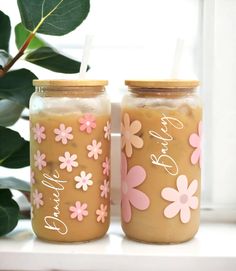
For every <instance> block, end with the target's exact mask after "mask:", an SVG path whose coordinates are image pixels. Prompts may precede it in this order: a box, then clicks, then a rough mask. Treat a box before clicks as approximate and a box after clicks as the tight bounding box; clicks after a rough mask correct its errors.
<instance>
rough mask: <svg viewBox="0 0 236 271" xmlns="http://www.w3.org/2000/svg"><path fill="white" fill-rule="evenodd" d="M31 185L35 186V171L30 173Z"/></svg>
mask: <svg viewBox="0 0 236 271" xmlns="http://www.w3.org/2000/svg"><path fill="white" fill-rule="evenodd" d="M30 183H31V184H35V178H34V172H33V170H31V173H30Z"/></svg>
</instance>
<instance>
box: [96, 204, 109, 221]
mask: <svg viewBox="0 0 236 271" xmlns="http://www.w3.org/2000/svg"><path fill="white" fill-rule="evenodd" d="M96 215H97V222H100V221H101V222H102V223H104V222H105V219H106V217H107V205H103V204H101V205H100V209H97V210H96Z"/></svg>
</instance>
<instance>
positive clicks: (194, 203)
mask: <svg viewBox="0 0 236 271" xmlns="http://www.w3.org/2000/svg"><path fill="white" fill-rule="evenodd" d="M177 189H178V190H175V189H174V188H172V187H166V188H164V189H163V190H162V191H161V195H162V197H163V198H164V199H165V200H168V201H172V203H171V204H169V205H168V206H167V207H166V208H165V210H164V215H165V216H166V217H167V218H173V217H175V216H176V215H177V214H178V213H179V212H180V220H181V221H182V223H188V222H189V221H190V218H191V212H190V208H191V209H197V208H198V198H197V197H196V196H193V195H194V194H195V193H196V191H197V189H198V181H197V180H193V181H192V182H191V183H190V185H189V186H188V179H187V177H186V176H185V175H180V176H179V177H178V178H177Z"/></svg>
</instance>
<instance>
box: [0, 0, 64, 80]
mask: <svg viewBox="0 0 236 271" xmlns="http://www.w3.org/2000/svg"><path fill="white" fill-rule="evenodd" d="M63 1H64V0H61V1H60V2H59V3H58V4H57V5H56V6H55V7H54V8H53V9H52V10H51V11H49V12H48V14H47V15H45V16H43V7H42V18H41V20H40V22H39V23H38V25H37V26H36V27H35V29H34V30H33V32H31V33H30V35H29V37H28V38H27V40H26V41H25V43H24V44H23V46H22V47H21V48H20V50H19V52H18V53H17V55H16V56H15V57H14V58H13V59H12V60H11V61H10V62H9V63H8V64H7V65H6V66H5V67H3V68H0V78H1V77H3V76H4V75H5V74H6V73H7V72H8V71H9V70H10V68H11V67H12V66H13V65H14V64H15V62H16V61H17V60H18V59H19V58H20V57H21V56H22V55H23V54H24V52H25V49H26V48H27V47H28V45H29V44H30V42H31V40H32V39H33V38H34V36H35V34H36V32H37V31H38V29H39V28H40V26H41V25H42V24H43V23H44V21H45V20H46V19H47V18H48V17H49V16H50V15H51V14H52V13H53V12H54V11H55V10H56V9H57V8H58V7H59V6H60V5H61V3H62V2H63Z"/></svg>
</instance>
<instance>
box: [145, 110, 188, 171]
mask: <svg viewBox="0 0 236 271" xmlns="http://www.w3.org/2000/svg"><path fill="white" fill-rule="evenodd" d="M161 125H162V127H161V130H160V132H156V131H154V130H151V131H149V134H150V135H151V136H152V137H154V138H155V139H157V142H158V143H160V144H161V153H160V154H159V155H156V154H153V153H152V154H151V155H150V158H151V162H152V164H153V165H156V166H160V167H162V168H164V170H165V171H166V172H167V173H168V174H170V175H172V176H175V175H177V174H178V172H179V168H178V165H177V163H176V161H175V160H174V158H173V157H171V156H170V155H169V153H168V151H169V144H170V143H171V141H173V140H174V137H173V136H172V135H171V134H170V132H169V127H170V126H172V127H174V128H175V129H177V130H180V129H183V128H184V125H183V123H182V122H181V121H180V120H178V119H177V118H173V117H168V116H166V115H165V114H164V113H162V118H161Z"/></svg>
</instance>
